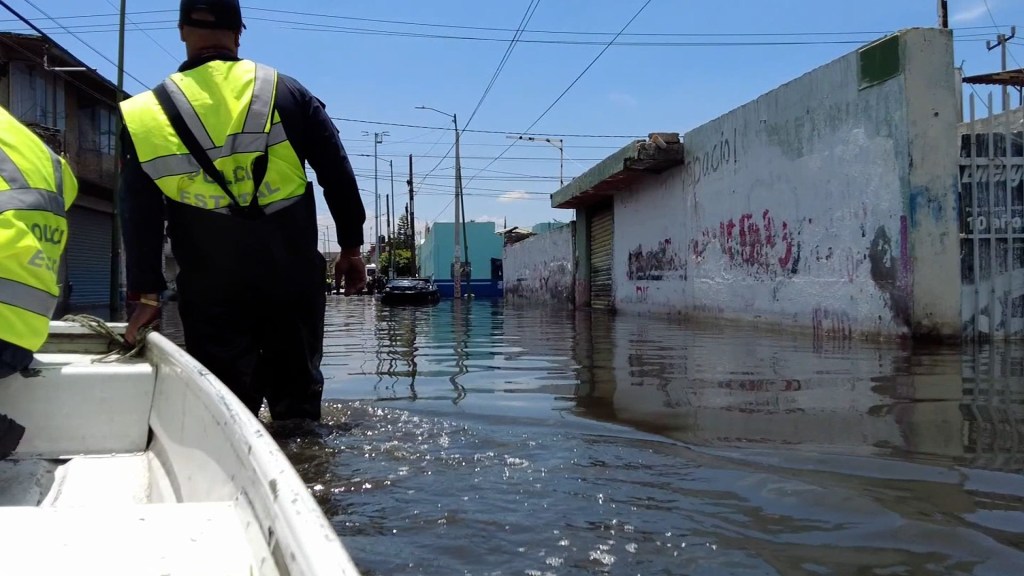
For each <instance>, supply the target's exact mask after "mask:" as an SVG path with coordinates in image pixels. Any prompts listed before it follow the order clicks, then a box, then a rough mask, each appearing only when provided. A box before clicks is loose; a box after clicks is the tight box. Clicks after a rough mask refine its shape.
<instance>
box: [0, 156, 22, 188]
mask: <svg viewBox="0 0 1024 576" xmlns="http://www.w3.org/2000/svg"><path fill="white" fill-rule="evenodd" d="M0 178H3V179H4V181H5V182H7V186H8V187H9V188H28V187H29V186H28V180H26V179H25V175H24V174H22V173H21V169H19V168H18V165H17V164H15V163H14V160H12V159H11V156H10V155H9V154H7V152H6V151H5V150H4V149H3V148H2V147H0Z"/></svg>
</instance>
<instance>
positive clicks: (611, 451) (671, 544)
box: [171, 297, 1024, 576]
mask: <svg viewBox="0 0 1024 576" xmlns="http://www.w3.org/2000/svg"><path fill="white" fill-rule="evenodd" d="M171 328H172V331H173V326H172V327H171ZM323 369H324V372H325V375H326V377H327V385H326V389H325V398H327V399H328V400H327V405H326V406H325V410H324V414H325V419H324V423H323V425H321V426H320V428H319V432H320V433H319V434H315V435H305V436H290V435H288V434H278V438H279V442H280V443H281V444H282V446H283V447H284V448H285V450H286V451H287V453H288V454H289V456H290V457H291V459H292V461H293V462H294V463H295V465H296V467H297V468H298V470H299V472H300V474H301V475H302V476H303V477H304V479H305V480H306V481H307V482H308V484H309V487H310V490H311V491H312V492H313V494H314V495H315V496H316V498H317V499H318V501H319V502H320V504H321V505H322V506H323V508H324V510H325V511H326V513H327V515H328V517H329V518H330V519H331V520H332V522H333V525H334V527H335V528H336V529H337V531H338V534H339V535H340V536H341V537H342V538H343V541H344V543H345V545H346V546H347V548H348V549H349V551H350V553H351V555H352V556H353V558H354V560H355V561H356V563H357V564H358V565H359V567H360V568H361V570H363V572H364V574H367V575H404V574H439V575H449V574H451V575H463V574H472V575H484V574H487V575H496V574H501V575H509V574H522V575H535V576H540V575H546V574H559V575H562V574H572V575H575V574H623V575H634V574H642V575H649V574H650V575H662V574H664V575H668V574H671V575H689V574H694V575H703V574H715V575H717V574H742V575H748V574H749V575H753V574H758V575H760V574H787V575H788V574H878V575H895V574H913V575H918V574H979V575H981V574H993V575H1007V574H1021V573H1024V476H1022V474H1021V473H1022V471H1024V424H1022V422H1024V350H1022V349H1021V348H1020V347H1016V348H1014V347H1006V348H1004V347H986V348H977V349H974V348H963V349H961V348H959V347H956V348H926V349H921V348H917V349H915V348H912V347H910V346H908V345H884V346H883V345H871V344H861V343H850V342H832V341H828V340H823V341H821V340H820V341H815V340H813V339H812V338H810V337H800V336H797V337H794V336H788V335H778V334H771V335H769V334H764V333H755V332H750V331H738V330H736V329H723V328H716V327H692V326H690V327H688V326H686V325H683V324H680V323H676V322H671V321H668V320H659V319H652V318H640V317H633V316H622V315H620V316H615V317H610V316H607V315H604V314H598V313H594V314H591V313H590V312H579V313H577V312H573V311H564V310H552V309H546V308H519V307H510V306H505V305H503V304H502V303H501V302H491V301H477V302H473V303H471V304H469V303H461V304H459V305H455V304H454V303H452V302H450V301H447V302H442V303H441V304H440V305H438V306H435V307H433V308H382V307H378V306H376V305H375V303H374V301H373V300H372V299H370V298H344V297H333V299H332V300H330V301H329V304H328V318H327V329H326V339H325V357H324V361H323Z"/></svg>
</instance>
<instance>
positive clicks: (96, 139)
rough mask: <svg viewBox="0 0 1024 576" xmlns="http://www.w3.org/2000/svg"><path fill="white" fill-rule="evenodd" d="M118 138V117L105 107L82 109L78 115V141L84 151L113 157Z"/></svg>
mask: <svg viewBox="0 0 1024 576" xmlns="http://www.w3.org/2000/svg"><path fill="white" fill-rule="evenodd" d="M115 138H117V117H116V116H115V115H114V112H113V110H111V109H110V108H108V107H107V106H103V105H96V106H92V107H89V108H82V109H81V110H79V115H78V140H79V146H81V148H82V150H88V151H90V152H99V153H100V154H104V155H108V156H112V155H113V154H114V144H115Z"/></svg>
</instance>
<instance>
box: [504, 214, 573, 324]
mask: <svg viewBox="0 0 1024 576" xmlns="http://www.w3.org/2000/svg"><path fill="white" fill-rule="evenodd" d="M573 229H574V226H573V225H572V224H571V223H570V224H569V225H564V226H560V227H558V228H555V229H553V230H551V231H550V232H546V233H544V234H538V235H537V236H533V237H530V238H527V239H526V240H523V241H522V242H518V243H516V244H513V245H511V246H506V247H505V253H504V267H505V297H506V298H507V299H508V300H510V301H530V302H549V303H560V304H569V305H571V304H572V302H573V297H574V296H575V288H574V264H573V261H574V257H573Z"/></svg>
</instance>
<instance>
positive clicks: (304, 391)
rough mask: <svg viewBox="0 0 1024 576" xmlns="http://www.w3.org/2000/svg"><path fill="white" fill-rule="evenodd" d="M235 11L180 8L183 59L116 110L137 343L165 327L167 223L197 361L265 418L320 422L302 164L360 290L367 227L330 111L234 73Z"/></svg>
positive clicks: (315, 303)
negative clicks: (264, 408)
mask: <svg viewBox="0 0 1024 576" xmlns="http://www.w3.org/2000/svg"><path fill="white" fill-rule="evenodd" d="M243 28H244V25H243V23H242V14H241V9H240V7H239V5H238V1H237V0H183V1H182V2H181V11H180V20H179V30H180V32H181V38H182V41H184V43H185V47H186V51H187V56H188V59H187V60H186V61H185V63H184V64H182V66H181V67H180V68H179V70H178V72H177V73H175V74H172V75H171V76H170V77H169V78H167V79H166V80H165V81H164V82H163V83H162V84H161V85H159V86H158V87H157V88H155V89H153V90H151V91H149V92H145V93H143V94H140V95H138V96H135V97H134V98H131V99H129V100H127V101H125V102H123V103H122V105H121V114H122V117H123V120H124V127H125V130H124V131H122V135H121V137H122V144H123V146H122V150H123V158H122V160H123V167H122V184H121V190H122V196H121V205H122V211H121V217H122V228H123V230H124V244H125V257H126V268H127V282H128V291H129V294H130V295H133V296H134V295H138V297H137V300H138V306H137V307H136V309H135V311H134V312H133V313H132V315H131V317H130V319H129V327H128V331H127V333H126V339H128V340H129V341H130V342H131V341H134V340H135V338H136V337H137V335H138V330H139V329H140V328H141V327H142V326H145V325H148V324H151V323H154V322H155V321H157V320H158V319H159V315H160V308H159V306H160V302H159V299H160V293H161V292H162V291H163V290H165V289H166V283H165V281H164V276H163V268H162V263H163V249H164V222H165V217H166V222H167V227H166V230H167V236H168V237H169V238H170V241H171V249H172V251H173V252H174V256H175V259H176V260H177V263H178V269H179V273H178V276H177V291H178V311H179V314H180V316H181V322H182V328H183V331H184V336H185V347H186V349H187V351H188V352H189V353H190V354H191V355H192V356H194V357H195V358H196V359H197V360H199V362H201V363H202V364H203V365H205V366H206V367H207V368H209V369H210V371H211V372H213V373H214V374H215V375H216V376H217V377H218V378H220V379H221V380H222V381H223V382H224V383H225V384H226V385H227V386H228V387H229V388H230V389H231V390H232V391H233V392H234V393H235V394H236V395H237V396H238V398H239V399H240V400H242V402H243V403H245V405H246V406H247V407H248V408H249V409H250V410H251V411H252V412H253V413H255V414H258V413H259V410H260V407H261V405H262V403H263V401H264V399H266V401H267V404H268V407H269V410H270V416H271V417H272V418H273V419H274V420H291V419H306V420H319V419H320V416H321V414H320V404H321V399H322V395H323V375H322V373H321V371H320V361H321V355H322V350H323V329H324V308H325V298H326V296H325V294H324V290H323V279H324V277H325V275H326V261H325V259H324V256H323V255H321V254H320V252H319V250H318V244H319V243H318V228H317V216H316V205H315V200H314V196H313V187H312V184H311V183H310V182H309V181H308V180H307V179H306V172H305V164H306V162H308V163H309V165H310V167H311V168H312V169H313V170H314V171H315V172H316V175H317V177H318V180H319V183H320V185H321V187H322V188H323V189H324V198H325V200H326V202H327V205H328V208H329V209H330V211H331V214H332V216H333V217H334V221H335V224H336V227H337V230H338V243H339V245H340V246H341V249H342V251H341V255H340V256H339V258H338V260H337V261H336V262H335V264H334V266H335V277H336V278H342V277H343V278H345V286H346V293H349V294H351V293H354V292H356V291H358V290H360V289H361V288H362V287H363V286H364V285H365V283H366V271H365V267H364V265H363V261H362V257H361V255H360V248H361V246H362V244H363V223H364V221H365V218H366V213H365V210H364V208H363V204H362V200H361V199H360V197H359V189H358V185H357V183H356V179H355V175H354V173H353V171H352V166H351V164H350V163H349V160H348V157H347V155H346V153H345V149H344V147H343V146H342V143H341V140H340V138H339V136H338V131H337V128H335V126H334V124H333V122H332V121H331V120H330V118H329V117H328V116H327V113H326V112H325V110H324V106H323V104H322V103H321V102H320V101H319V100H317V99H316V98H315V97H313V96H312V94H310V93H309V91H308V90H306V88H304V87H303V86H302V85H301V84H299V83H298V82H297V81H295V80H294V79H292V78H289V77H287V76H284V75H282V74H278V73H277V71H276V70H274V69H272V68H270V67H268V66H264V65H262V64H258V63H255V62H252V61H249V60H242V59H239V58H238V46H239V39H240V36H241V33H242V29H243Z"/></svg>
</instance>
